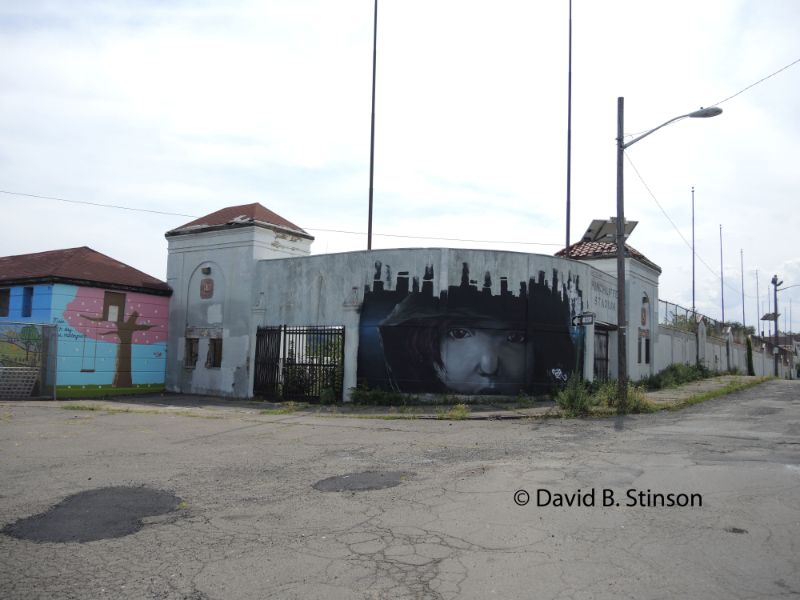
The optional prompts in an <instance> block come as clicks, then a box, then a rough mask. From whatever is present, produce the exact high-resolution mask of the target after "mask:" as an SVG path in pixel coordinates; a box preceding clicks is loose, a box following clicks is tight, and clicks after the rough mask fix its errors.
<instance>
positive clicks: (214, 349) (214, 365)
mask: <svg viewBox="0 0 800 600" xmlns="http://www.w3.org/2000/svg"><path fill="white" fill-rule="evenodd" d="M221 366H222V338H211V339H210V340H208V355H207V356H206V368H208V369H219V368H220V367H221Z"/></svg>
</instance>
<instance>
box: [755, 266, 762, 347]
mask: <svg viewBox="0 0 800 600" xmlns="http://www.w3.org/2000/svg"><path fill="white" fill-rule="evenodd" d="M761 316H762V315H761V294H760V293H759V291H758V269H756V334H757V335H758V336H759V337H763V336H764V330H763V329H761V328H762V327H763V326H762V325H761Z"/></svg>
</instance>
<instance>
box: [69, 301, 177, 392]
mask: <svg viewBox="0 0 800 600" xmlns="http://www.w3.org/2000/svg"><path fill="white" fill-rule="evenodd" d="M167 303H168V299H167V298H164V297H159V296H151V295H148V294H139V293H134V292H124V293H123V292H111V291H107V290H102V289H97V288H88V287H81V288H78V291H77V293H76V294H75V298H74V299H73V300H72V301H71V302H70V303H69V304H68V305H67V306H66V309H65V310H64V321H65V322H66V323H67V324H68V325H69V326H70V327H71V328H72V329H74V330H75V331H77V332H79V333H81V334H83V335H84V336H86V337H88V338H91V339H94V340H97V341H103V342H109V343H114V344H116V346H117V352H116V365H115V368H114V380H113V382H112V385H113V386H114V387H117V388H124V387H131V386H132V385H133V381H132V377H131V373H132V349H133V346H134V345H137V344H156V343H159V342H164V341H165V340H166V339H167V316H168V315H167V310H168V309H167Z"/></svg>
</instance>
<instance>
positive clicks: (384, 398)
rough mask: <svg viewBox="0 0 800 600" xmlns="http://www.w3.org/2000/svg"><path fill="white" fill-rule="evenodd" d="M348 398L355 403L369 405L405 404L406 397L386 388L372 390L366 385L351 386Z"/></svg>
mask: <svg viewBox="0 0 800 600" xmlns="http://www.w3.org/2000/svg"><path fill="white" fill-rule="evenodd" d="M350 399H351V400H352V401H353V402H355V403H356V404H367V405H370V406H394V405H399V406H405V405H406V403H407V401H408V397H407V396H405V395H403V394H400V393H398V392H393V391H386V390H373V389H370V388H369V387H367V386H366V385H360V386H358V387H356V388H351V390H350Z"/></svg>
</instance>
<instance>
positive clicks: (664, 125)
mask: <svg viewBox="0 0 800 600" xmlns="http://www.w3.org/2000/svg"><path fill="white" fill-rule="evenodd" d="M688 116H689V115H688V114H687V115H681V116H680V117H675V118H674V119H670V120H669V121H667V122H666V123H662V124H661V125H659V126H658V127H655V128H654V129H651V130H650V131H646V132H644V133H643V134H642V135H640V136H639V137H635V138H633V139H632V140H631V141H630V142H627V143H626V144H622V149H623V150H624V149H625V148H627V147H628V146H633V145H634V144H635V143H636V142H638V141H639V140H641V139H644V138H646V137H647V136H648V135H650V134H651V133H655V132H656V131H658V130H659V129H661V128H662V127H666V126H667V125H669V124H670V123H674V122H675V121H680V120H681V119H685V118H686V117H688Z"/></svg>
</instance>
